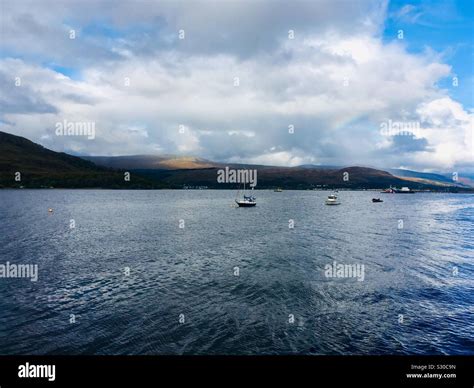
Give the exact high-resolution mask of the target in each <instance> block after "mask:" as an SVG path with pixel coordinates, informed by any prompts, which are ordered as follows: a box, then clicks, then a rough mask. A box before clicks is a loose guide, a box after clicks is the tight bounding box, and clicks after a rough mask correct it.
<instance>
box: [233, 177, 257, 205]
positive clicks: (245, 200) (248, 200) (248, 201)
mask: <svg viewBox="0 0 474 388" xmlns="http://www.w3.org/2000/svg"><path fill="white" fill-rule="evenodd" d="M239 194H240V190H239V192H238V193H237V195H239ZM235 203H236V204H237V205H238V206H239V207H253V206H255V205H257V199H256V198H255V197H254V196H253V195H245V183H244V194H243V197H242V198H241V199H238V198H236V199H235Z"/></svg>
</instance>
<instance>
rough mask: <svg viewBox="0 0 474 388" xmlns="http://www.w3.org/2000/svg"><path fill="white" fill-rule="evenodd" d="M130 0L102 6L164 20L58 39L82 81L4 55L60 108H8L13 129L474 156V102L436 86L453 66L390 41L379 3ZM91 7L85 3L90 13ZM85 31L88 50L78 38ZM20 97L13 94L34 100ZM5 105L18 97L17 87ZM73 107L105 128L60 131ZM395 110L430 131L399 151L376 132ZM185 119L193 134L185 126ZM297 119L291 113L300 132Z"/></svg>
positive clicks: (382, 160)
mask: <svg viewBox="0 0 474 388" xmlns="http://www.w3.org/2000/svg"><path fill="white" fill-rule="evenodd" d="M127 4H128V3H126V2H123V3H122V2H120V3H119V5H118V6H117V7H116V8H114V9H113V10H110V11H105V10H104V9H103V7H104V5H103V3H101V2H99V3H97V5H95V7H96V11H97V10H100V11H101V12H105V14H106V15H109V17H110V18H111V20H113V23H115V25H117V26H127V25H129V26H135V23H137V22H139V21H141V22H143V21H147V22H150V23H152V22H153V21H155V22H156V25H154V26H152V27H151V30H150V31H149V32H147V33H144V32H143V31H140V32H139V33H137V34H138V35H137V34H135V33H132V32H130V33H129V34H128V35H126V36H125V37H122V36H120V37H117V38H110V37H109V38H107V39H105V38H104V37H102V40H101V39H100V38H94V39H93V37H91V36H88V37H87V39H86V40H85V41H80V39H79V42H62V43H61V45H58V46H57V53H55V54H54V57H55V58H62V57H63V56H69V57H68V58H69V59H71V58H72V57H70V56H71V55H75V57H74V58H77V62H76V63H77V65H78V66H80V70H81V78H80V80H73V79H70V78H68V77H65V76H63V75H61V74H59V73H57V72H54V71H53V70H50V69H45V68H43V67H42V66H41V65H40V64H36V62H35V61H34V60H33V59H31V58H27V59H24V60H20V59H16V60H13V59H3V60H1V62H0V75H1V76H2V77H3V78H2V79H6V80H12V79H13V78H14V75H17V74H18V75H21V76H22V77H23V79H24V80H25V83H24V89H23V90H24V93H25V95H26V96H27V97H28V98H29V99H30V100H31V99H33V100H36V101H38V102H41V103H42V104H44V106H45V107H54V109H52V110H50V111H48V112H47V113H44V112H41V111H40V112H36V111H35V110H34V109H31V108H30V110H29V111H20V112H19V111H15V110H13V109H11V108H9V109H4V113H5V114H4V118H3V120H4V121H5V122H6V124H5V125H3V126H2V127H3V129H4V130H6V131H8V132H12V133H16V134H21V135H24V136H26V137H28V138H31V139H32V140H34V141H39V142H41V143H42V144H44V145H45V146H48V147H51V148H53V149H56V150H74V151H75V152H78V153H84V154H95V155H98V154H103V155H107V154H108V155H117V154H137V153H156V152H162V153H168V154H173V153H182V154H192V155H196V156H202V157H205V158H208V159H218V160H222V161H229V162H232V161H233V162H236V161H239V162H251V163H265V164H266V163H269V164H280V165H296V164H301V163H322V164H346V165H347V164H372V165H376V166H380V167H392V166H396V165H402V164H403V165H406V166H409V167H412V168H420V169H424V168H437V169H451V168H454V167H455V166H457V165H463V166H465V165H468V164H469V163H471V162H472V159H470V158H472V134H469V128H470V127H469V126H470V125H472V115H471V114H469V113H468V112H466V111H465V110H464V108H463V107H462V105H461V104H459V103H457V102H455V101H453V100H451V99H450V98H449V97H447V96H446V94H445V92H444V91H442V90H440V89H438V88H437V87H436V83H437V82H438V81H439V80H441V79H443V78H444V77H446V76H449V75H450V73H451V68H450V67H449V66H448V65H445V64H443V63H441V62H440V58H439V57H437V56H436V55H433V54H432V53H430V52H429V51H427V52H425V53H421V54H411V53H408V52H407V50H406V49H405V47H404V46H403V45H402V44H400V43H398V42H397V43H385V42H383V41H382V39H381V37H380V34H379V30H380V28H381V25H382V24H383V18H384V12H385V8H386V5H385V4H384V3H381V4H378V3H371V2H367V3H365V4H364V6H361V7H350V8H349V9H348V10H347V12H346V13H344V12H340V11H339V8H338V6H337V3H336V4H334V3H332V2H318V3H311V2H301V3H299V2H298V3H294V5H293V6H292V8H291V10H288V8H287V7H285V6H284V4H287V3H283V2H281V3H280V2H278V3H272V2H257V3H255V5H254V6H252V9H251V11H250V6H249V5H248V4H247V3H243V2H241V3H224V5H222V4H220V5H219V6H217V7H215V8H213V7H211V6H210V3H207V2H206V3H202V6H203V8H202V9H201V10H196V9H195V8H193V7H190V6H189V4H188V3H163V2H160V3H159V6H157V7H149V6H148V7H147V6H144V5H143V4H146V2H145V3H143V4H142V3H137V4H140V6H137V8H136V9H135V8H134V9H131V8H130V7H129V6H128V5H127ZM213 4H214V3H213ZM236 4H237V5H236ZM35 7H36V5H34V6H33V8H35ZM90 7H93V5H92V3H88V4H87V6H86V7H85V8H84V9H85V10H87V12H91V8H90ZM35 9H36V10H37V12H38V15H43V14H44V12H45V10H44V8H41V10H39V9H37V8H35ZM84 9H81V10H79V9H78V8H76V6H75V5H73V6H69V5H64V6H63V7H62V8H60V12H59V13H58V15H68V14H70V13H71V10H77V12H78V15H77V18H78V20H80V21H81V22H82V23H83V24H84V26H87V21H88V18H87V15H86V11H85V10H84ZM269 10H272V11H273V12H270V13H269ZM20 11H21V12H20ZM22 12H26V9H25V8H21V9H19V8H18V6H17V5H15V7H13V11H12V15H10V16H9V19H8V20H9V21H10V22H13V21H16V22H18V20H21V19H19V16H18V15H21V14H22ZM93 14H94V13H92V15H93ZM15 15H16V16H15ZM38 15H37V16H38ZM127 15H128V18H127V17H126V16H127ZM212 15H215V16H216V17H215V18H213V17H212ZM218 15H219V17H217V16H218ZM157 18H158V19H157ZM41 20H42V21H41V22H39V21H36V24H38V25H42V28H47V29H48V28H53V27H51V25H48V26H45V25H46V24H47V23H46V22H47V21H48V20H49V21H50V17H49V16H48V17H46V18H45V19H44V20H43V19H41ZM210 21H212V23H210ZM89 22H90V20H89ZM42 23H43V24H42ZM36 24H34V25H36ZM291 25H296V26H297V27H295V32H296V34H295V39H294V40H290V39H288V38H287V35H286V34H287V30H288V28H289V27H288V26H291ZM182 26H185V29H186V31H187V32H186V34H187V35H186V39H185V41H186V42H181V43H183V45H182V46H179V45H180V44H181V43H180V42H179V41H176V40H174V38H173V39H171V40H170V36H171V35H172V34H174V31H177V30H178V29H179V28H181V27H182ZM29 27H30V28H33V27H32V26H29ZM16 28H17V29H19V28H20V29H21V26H17V27H16ZM130 28H132V27H130ZM25 31H26V32H23V33H20V32H19V30H18V34H19V37H15V36H14V35H8V36H7V39H6V41H7V46H9V47H11V46H12V45H14V44H15V42H18V40H17V39H20V40H22V42H24V41H25V40H26V36H27V35H28V34H29V33H30V32H31V31H29V30H28V28H26V29H25ZM41 31H42V30H41V28H40V27H38V33H39V35H38V36H39V37H38V40H40V41H41V42H39V43H38V46H37V47H36V49H33V52H37V53H38V55H39V54H44V55H47V54H48V50H51V47H50V45H51V44H52V42H53V43H54V42H55V40H54V39H52V38H51V36H50V35H49V34H52V35H53V36H54V34H55V33H54V32H51V31H50V32H49V33H48V34H46V33H45V34H42V32H41ZM160 31H161V32H162V35H163V36H164V37H165V38H166V39H165V38H163V39H164V41H157V43H156V44H155V45H153V43H152V41H153V39H148V38H147V36H149V37H151V38H154V37H155V35H154V34H156V33H158V32H160ZM56 33H57V32H56ZM18 34H17V35H18ZM147 34H148V35H147ZM150 34H151V35H150ZM170 34H171V35H170ZM137 36H138V37H142V38H143V42H142V43H143V44H139V41H140V39H138V38H137ZM173 36H174V35H173ZM48 37H49V38H48ZM188 38H189V40H188ZM43 39H44V40H43ZM199 39H200V40H201V41H199V42H197V40H199ZM76 43H77V46H78V47H79V48H81V50H82V49H86V50H85V51H84V52H78V51H77V50H78V47H76V48H71V47H69V46H70V45H71V44H76ZM25 44H26V43H25ZM30 44H31V45H32V44H33V43H30ZM63 44H64V45H66V46H67V48H66V47H64V46H63ZM84 45H85V46H84ZM89 46H90V47H91V48H93V50H92V52H90V51H87V50H88V49H89ZM27 47H29V46H27ZM88 56H91V58H86V57H88ZM71 63H73V62H71ZM235 77H238V79H239V86H234V80H235ZM125 79H127V80H129V81H130V83H129V85H128V86H127V85H126V84H125ZM7 83H8V82H7ZM11 85H12V84H9V85H8V88H10V89H11V88H12V86H11ZM11 90H15V91H16V92H15V93H19V92H18V89H11ZM7 95H8V93H7ZM25 98H26V97H21V95H19V97H18V99H17V100H15V101H16V103H17V104H20V105H21V104H23V105H22V106H23V107H24V108H25V109H26V108H27V106H26V105H25V103H24V102H23V101H24V99H25ZM8 103H10V105H9V104H8ZM5 104H6V106H7V108H8V107H10V106H11V105H12V103H11V101H9V100H8V96H7V98H6V101H5ZM30 105H31V104H30ZM64 119H67V120H68V121H75V120H76V121H93V122H95V123H96V139H95V140H93V141H91V140H87V139H82V138H65V137H62V138H58V137H56V136H54V133H53V131H54V124H55V122H57V121H62V120H64ZM389 119H391V120H395V121H403V120H405V121H406V120H411V121H420V122H421V123H422V124H423V125H422V132H421V136H422V138H423V139H425V140H423V141H422V142H421V143H418V144H419V145H420V144H424V142H426V143H427V145H428V147H427V148H426V149H418V150H416V151H413V152H411V153H408V152H401V151H400V150H397V149H396V147H394V145H396V143H395V142H394V141H392V140H393V139H390V138H385V137H383V136H382V135H381V134H380V130H379V128H380V123H381V122H383V121H386V120H389ZM180 125H184V126H186V128H187V130H186V131H185V133H179V126H180ZM288 125H294V127H295V133H294V134H290V133H289V132H288ZM469 136H471V137H469ZM418 148H420V147H418Z"/></svg>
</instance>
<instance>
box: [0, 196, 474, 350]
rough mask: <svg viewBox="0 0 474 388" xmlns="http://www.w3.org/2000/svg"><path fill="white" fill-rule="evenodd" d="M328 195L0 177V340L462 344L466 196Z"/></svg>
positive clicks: (472, 291)
mask: <svg viewBox="0 0 474 388" xmlns="http://www.w3.org/2000/svg"><path fill="white" fill-rule="evenodd" d="M327 194H328V193H326V192H315V191H284V192H282V193H274V192H272V191H259V190H258V191H255V195H256V196H257V200H258V205H257V207H255V208H235V207H234V206H233V199H234V196H235V193H234V192H233V191H228V190H222V191H216V190H188V191H186V190H184V191H171V190H163V191H114V190H1V191H0V264H4V263H6V262H7V261H9V262H10V263H18V264H19V263H29V264H38V270H39V278H38V281H37V282H31V281H30V280H29V279H0V354H474V254H473V252H474V242H473V236H474V196H473V195H465V194H434V193H431V194H430V193H426V194H421V193H417V194H414V195H388V194H387V195H384V194H378V193H374V192H349V191H348V192H345V191H344V192H340V193H339V197H340V199H341V202H342V204H341V205H340V206H325V205H324V199H325V197H326V196H327ZM373 196H381V197H382V198H383V199H384V200H385V202H384V203H378V204H373V203H371V198H372V197H373ZM49 207H51V208H53V209H54V212H53V213H52V214H48V208H49ZM71 219H73V220H74V222H75V228H70V222H71V221H70V220H71ZM180 220H182V221H180ZM290 220H293V221H294V228H293V229H291V228H289V224H290ZM400 220H401V221H402V222H403V228H400V226H401V222H400ZM183 221H184V225H183ZM180 225H181V226H184V228H180ZM334 261H336V262H337V263H349V264H356V263H358V264H364V268H365V278H364V280H363V281H358V280H357V279H354V278H346V279H341V278H327V277H326V276H325V271H324V266H325V265H326V264H331V263H333V262H334ZM127 267H128V268H129V271H130V272H129V274H128V275H127V269H126V268H127ZM237 273H238V276H236V274H237ZM72 314H73V315H74V318H75V323H71V317H72ZM293 317H294V320H293V319H292V318H293ZM180 318H181V322H182V321H183V320H184V323H180Z"/></svg>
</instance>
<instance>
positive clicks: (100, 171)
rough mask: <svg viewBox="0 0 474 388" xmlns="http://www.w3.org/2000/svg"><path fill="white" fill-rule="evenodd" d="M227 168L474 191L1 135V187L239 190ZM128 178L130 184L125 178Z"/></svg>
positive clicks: (338, 183) (286, 182)
mask: <svg viewBox="0 0 474 388" xmlns="http://www.w3.org/2000/svg"><path fill="white" fill-rule="evenodd" d="M226 166H228V167H229V168H232V169H256V170H257V172H258V188H259V189H271V188H275V187H282V188H284V189H314V188H316V189H317V188H322V189H324V188H326V189H333V188H348V189H383V188H386V187H389V186H396V187H401V186H409V187H410V188H412V189H415V190H434V191H446V190H448V191H471V190H473V188H472V187H470V186H469V185H468V184H466V183H465V182H463V181H462V180H461V179H459V180H458V181H453V180H452V179H450V178H449V177H447V176H445V175H443V174H430V173H420V172H416V171H410V170H400V169H392V170H388V171H384V170H380V169H376V168H371V167H360V166H347V167H342V166H318V165H302V166H297V167H278V166H266V165H252V164H229V163H220V162H213V161H209V160H206V159H202V158H197V157H181V156H174V155H161V156H155V155H131V156H114V157H108V156H82V157H78V156H73V155H69V154H66V153H61V152H55V151H52V150H49V149H47V148H44V147H43V146H41V145H39V144H36V143H34V142H32V141H30V140H28V139H25V138H23V137H20V136H15V135H12V134H8V133H5V132H0V187H25V188H46V187H48V188H49V187H55V188H112V189H116V188H117V189H118V188H123V189H125V188H128V189H161V188H171V189H181V188H183V187H184V188H186V187H191V188H192V187H207V188H215V189H225V188H229V189H235V188H236V184H231V183H229V184H222V183H218V182H217V172H218V170H219V169H222V168H224V167H226ZM18 173H20V179H19V180H18ZM128 173H129V174H130V180H127V179H125V176H126V175H127V174H128ZM344 177H346V179H344ZM15 178H16V179H15Z"/></svg>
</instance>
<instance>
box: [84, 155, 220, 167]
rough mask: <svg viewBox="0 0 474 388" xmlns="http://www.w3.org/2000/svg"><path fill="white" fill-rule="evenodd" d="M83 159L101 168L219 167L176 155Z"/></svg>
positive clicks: (198, 159) (193, 158) (92, 157)
mask: <svg viewBox="0 0 474 388" xmlns="http://www.w3.org/2000/svg"><path fill="white" fill-rule="evenodd" d="M82 159H85V160H88V161H91V162H93V163H95V164H97V165H99V166H104V167H109V168H118V169H161V170H180V169H196V168H209V167H217V166H219V164H218V163H213V162H210V161H208V160H205V159H201V158H195V157H182V156H175V155H163V156H157V155H130V156H83V157H82Z"/></svg>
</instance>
